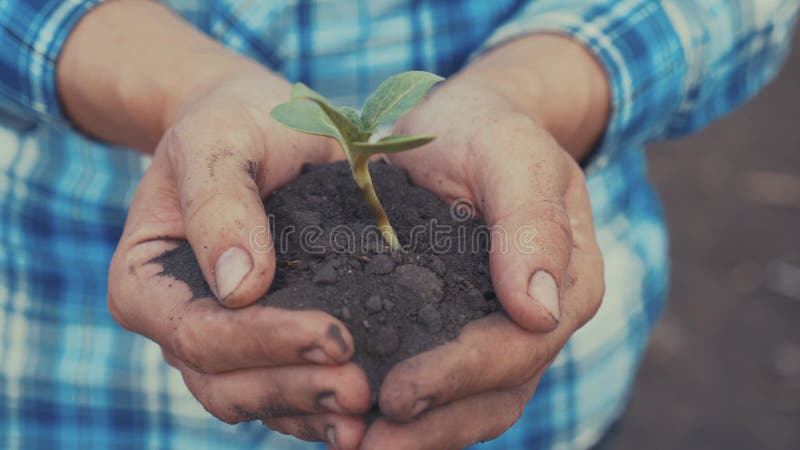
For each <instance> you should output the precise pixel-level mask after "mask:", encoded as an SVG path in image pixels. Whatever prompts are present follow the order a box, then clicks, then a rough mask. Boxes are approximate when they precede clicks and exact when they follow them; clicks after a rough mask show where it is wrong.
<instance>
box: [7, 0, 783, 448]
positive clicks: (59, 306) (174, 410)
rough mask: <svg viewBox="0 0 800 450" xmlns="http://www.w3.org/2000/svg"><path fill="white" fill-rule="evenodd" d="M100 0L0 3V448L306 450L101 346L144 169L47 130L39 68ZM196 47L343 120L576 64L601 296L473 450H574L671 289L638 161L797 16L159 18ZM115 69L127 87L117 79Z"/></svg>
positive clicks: (146, 361) (225, 1)
mask: <svg viewBox="0 0 800 450" xmlns="http://www.w3.org/2000/svg"><path fill="white" fill-rule="evenodd" d="M97 3H98V1H96V0H86V1H81V0H0V195H2V197H0V447H2V448H4V449H16V448H47V449H50V448H57V447H69V448H81V449H88V448H102V449H104V448H110V447H130V448H161V447H170V448H198V449H199V448H252V447H254V446H262V447H266V448H276V449H290V448H295V447H298V448H306V446H309V445H312V446H313V444H304V443H301V442H300V441H295V440H293V439H291V438H287V437H285V436H281V435H278V434H277V433H272V432H270V431H269V430H267V429H266V428H264V427H263V426H261V425H260V424H259V423H246V424H241V425H238V426H228V425H225V424H223V423H221V422H218V421H217V420H216V419H214V418H212V417H211V416H209V415H208V414H207V413H206V412H205V411H204V410H203V409H202V408H201V407H200V405H199V404H198V403H196V402H195V400H194V399H193V398H192V396H191V395H190V394H189V392H188V390H187V389H186V388H185V387H184V385H183V382H182V380H181V378H180V375H179V373H178V372H177V371H176V370H173V369H171V368H170V367H168V366H167V365H166V364H165V363H164V362H163V360H162V357H161V352H160V349H159V348H158V347H157V346H156V345H155V344H153V343H152V342H150V341H148V340H146V339H145V338H143V337H141V336H137V335H134V334H132V333H129V332H127V331H124V330H123V329H121V328H120V327H119V326H117V325H116V324H115V323H114V322H113V320H112V319H111V317H110V316H109V314H108V312H107V311H106V307H105V296H106V278H107V269H106V268H107V266H108V263H109V261H110V258H111V254H112V252H113V249H114V247H115V245H116V242H117V240H118V238H119V236H120V234H121V231H122V226H123V222H124V220H125V216H126V210H127V206H128V203H129V201H130V199H131V196H132V194H133V192H134V189H135V188H136V185H137V183H138V181H139V179H140V177H141V175H142V172H143V170H144V169H145V168H146V167H147V164H148V159H147V158H146V157H144V156H142V155H140V154H137V153H135V152H132V151H129V150H126V149H121V148H111V147H109V146H106V145H103V144H101V143H98V142H95V141H92V140H90V139H87V138H86V137H84V136H82V135H81V134H79V133H78V132H76V131H75V130H74V129H72V128H70V124H69V122H68V121H67V120H66V119H65V117H64V114H63V111H62V110H61V109H60V105H59V100H58V96H57V92H56V84H55V62H56V59H57V58H58V55H59V52H60V50H61V47H62V46H63V44H64V41H65V39H66V37H67V36H68V34H69V32H70V30H71V29H72V28H73V27H74V26H75V24H76V23H77V22H78V20H80V18H81V17H82V16H83V15H84V14H86V13H87V12H88V11H90V10H91V8H92V7H94V6H95V5H96V4H97ZM166 3H168V4H169V5H170V6H171V7H173V8H174V10H175V11H176V12H177V13H178V14H180V15H181V16H183V17H184V18H185V19H186V20H188V21H189V22H191V23H192V24H194V25H195V26H196V27H197V28H199V29H201V30H203V31H205V32H206V33H208V34H209V35H210V36H212V37H213V38H215V39H217V40H219V41H220V42H222V43H223V44H225V45H227V46H229V47H231V48H232V49H234V50H236V51H238V52H241V53H243V54H245V55H247V56H249V57H251V58H253V59H256V60H258V61H260V62H262V63H263V64H265V65H267V66H269V67H271V68H272V69H274V70H275V71H277V72H280V73H282V74H283V75H285V76H286V77H287V78H288V79H290V80H302V81H304V82H306V83H307V84H309V85H311V86H313V87H315V88H317V89H319V90H320V91H322V92H323V93H324V94H326V95H329V96H330V97H332V98H334V99H336V100H337V101H339V102H343V103H346V104H351V105H353V106H358V105H360V104H361V102H362V100H363V99H364V96H365V94H366V93H367V92H369V91H371V90H372V89H373V88H374V87H375V86H376V85H377V83H378V82H379V81H380V80H382V79H384V78H385V77H387V76H389V75H391V74H394V73H396V72H400V71H404V70H411V69H424V70H428V71H432V72H436V73H439V74H442V75H450V74H452V73H453V72H455V71H457V70H458V69H459V68H461V67H463V66H464V65H465V64H467V63H468V62H469V60H470V58H472V57H474V56H475V55H477V54H478V53H480V52H482V51H486V50H487V49H489V48H491V47H493V46H496V45H500V44H502V43H503V42H506V41H508V40H509V39H512V38H514V37H516V36H520V35H523V34H526V33H532V32H554V33H562V34H567V35H570V36H572V37H574V38H575V39H577V40H578V41H580V42H582V43H584V44H585V45H587V46H588V47H589V48H590V49H591V50H592V51H593V52H594V53H595V54H596V55H597V57H598V59H599V60H600V61H601V62H602V64H603V65H604V66H605V69H606V70H607V72H608V74H609V77H610V80H611V92H612V100H613V114H612V117H611V120H610V123H609V124H608V129H607V131H606V133H605V136H604V138H603V140H602V142H601V144H600V146H599V148H598V151H597V153H596V154H595V157H594V158H593V160H592V162H591V163H590V164H589V165H588V166H587V168H586V171H587V174H588V185H589V190H590V194H591V199H592V206H593V209H594V214H595V223H596V227H597V236H598V239H599V242H600V245H601V247H602V251H603V254H604V256H605V260H606V264H607V274H606V284H607V290H606V297H605V301H604V303H603V306H602V307H601V309H600V311H599V312H598V314H597V316H596V317H595V318H594V319H593V320H592V321H591V322H590V323H589V324H588V325H587V326H585V327H584V328H583V329H581V330H580V331H578V332H577V333H576V334H575V335H574V337H573V338H572V339H571V340H570V341H569V343H568V344H567V345H566V346H565V347H564V349H563V350H562V352H561V354H560V355H559V357H558V358H557V359H556V361H555V362H554V363H553V365H552V366H551V367H550V368H549V369H548V371H547V372H546V374H545V375H544V377H543V379H542V381H541V383H540V385H539V388H538V391H537V393H536V395H535V396H534V398H533V400H532V401H531V402H530V404H529V405H528V408H527V409H526V411H525V413H524V415H523V417H522V418H521V420H520V421H519V422H518V423H517V424H516V425H515V426H514V427H513V428H512V429H511V430H509V431H508V432H507V433H505V434H504V435H503V436H501V437H500V438H499V439H497V440H495V441H492V442H489V443H486V444H484V445H482V446H480V448H482V449H494V448H497V449H529V448H541V449H548V448H553V449H555V448H575V449H583V448H587V447H589V446H591V445H592V444H593V443H594V442H595V441H596V440H597V439H598V438H599V437H600V436H601V435H602V434H603V433H604V431H605V430H606V429H607V427H608V426H609V424H610V423H612V422H613V421H615V420H616V419H617V418H618V416H619V415H620V413H621V412H622V410H623V408H624V406H625V402H626V399H627V396H628V393H629V390H630V387H631V383H632V381H633V379H634V374H635V372H636V368H637V364H638V362H639V360H640V357H641V355H642V351H643V349H644V347H645V344H646V342H647V338H648V335H649V332H650V330H651V329H652V327H653V324H654V322H655V321H656V319H657V318H658V316H659V312H660V311H661V308H662V305H663V302H664V298H665V291H666V288H667V278H668V277H667V275H668V261H667V239H666V233H665V227H664V223H663V219H662V214H661V211H660V207H659V203H658V201H657V198H656V196H655V194H654V192H653V190H652V188H651V186H650V185H649V184H648V182H647V180H646V176H645V175H646V174H645V159H644V155H643V152H642V146H643V145H644V144H646V143H648V142H652V141H654V140H657V139H663V138H668V137H673V136H678V135H682V134H685V133H688V132H691V131H694V130H697V129H699V128H701V127H702V126H704V125H705V124H707V123H708V122H709V121H711V120H713V119H715V118H717V117H720V116H721V115H723V114H725V113H727V112H729V111H730V110H731V109H733V108H734V107H736V106H738V105H739V104H741V103H742V102H744V101H745V100H747V99H748V98H749V97H751V96H752V95H754V94H755V93H756V92H757V91H758V90H759V89H760V88H761V87H762V86H764V84H765V83H767V82H768V81H769V80H770V79H771V78H772V77H773V76H774V75H775V73H776V72H777V71H778V69H779V67H780V64H781V62H782V61H783V59H784V57H785V55H786V53H787V46H788V42H789V35H790V33H791V29H792V25H793V22H794V19H795V18H796V15H797V10H798V0H695V1H689V0H663V1H655V0H594V1H591V0H530V1H523V0H493V1H485V0H461V1H446V0H380V1H377V0H351V1H345V0H292V1H288V0H287V1H277V0H276V1H269V2H267V1H244V0H241V1H235V0H210V1H203V2H200V1H191V0H172V1H168V2H166ZM120 70H124V67H122V68H120Z"/></svg>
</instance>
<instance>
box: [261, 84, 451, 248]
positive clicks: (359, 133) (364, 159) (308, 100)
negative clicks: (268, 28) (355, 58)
mask: <svg viewBox="0 0 800 450" xmlns="http://www.w3.org/2000/svg"><path fill="white" fill-rule="evenodd" d="M443 80H444V78H442V77H440V76H438V75H434V74H432V73H428V72H418V71H414V72H404V73H401V74H398V75H395V76H393V77H391V78H389V79H387V80H385V81H384V82H383V83H381V84H380V86H378V89H376V90H375V92H373V93H372V94H371V95H370V96H369V97H368V98H367V101H366V103H365V104H364V108H363V109H362V111H361V113H359V112H358V111H356V110H355V109H353V108H348V107H346V106H343V107H336V106H333V105H332V104H331V103H330V102H329V101H328V100H327V99H325V97H323V96H322V95H320V94H319V93H317V92H315V91H313V90H312V89H311V88H309V87H308V86H306V85H305V84H303V83H296V84H295V85H294V86H293V87H292V99H291V100H290V101H289V102H286V103H283V104H281V105H278V106H276V107H275V108H274V109H273V110H272V113H271V114H272V117H273V118H274V119H275V120H277V121H278V122H281V123H282V124H284V125H286V126H288V127H289V128H292V129H294V130H297V131H301V132H303V133H309V134H317V135H320V136H327V137H331V138H333V139H336V141H337V142H339V145H341V146H342V150H344V154H345V156H346V157H347V162H348V163H349V164H350V170H351V171H352V172H353V179H355V181H356V184H358V187H359V188H361V192H362V193H363V194H364V198H365V199H366V201H367V204H368V205H369V209H370V211H372V215H373V216H374V217H375V221H376V222H377V223H378V228H379V229H380V230H381V235H382V236H383V239H384V240H385V241H386V243H387V244H389V247H390V248H391V249H392V250H397V249H399V248H400V242H399V241H398V240H397V235H396V234H395V232H394V229H393V228H392V225H391V224H390V223H389V218H388V217H387V216H386V211H384V209H383V206H382V205H381V202H380V200H378V195H377V194H376V193H375V188H374V187H373V185H372V178H371V177H370V175H369V169H368V165H369V157H370V156H372V155H375V154H379V153H397V152H402V151H405V150H411V149H413V148H416V147H419V146H421V145H425V144H427V143H428V142H430V141H432V140H433V139H434V136H421V135H419V136H410V135H395V136H387V137H384V138H382V139H380V140H378V141H377V142H372V143H370V137H371V136H372V135H373V134H374V133H375V130H376V129H377V127H378V126H380V125H388V124H391V123H393V122H395V121H396V120H397V119H398V118H400V117H401V116H402V115H404V114H406V113H407V112H409V111H410V110H411V109H412V108H414V106H416V105H417V104H418V103H419V102H420V101H421V100H422V98H423V97H424V96H425V94H426V93H427V92H428V91H429V90H430V89H431V87H433V85H435V84H436V83H439V82H440V81H443Z"/></svg>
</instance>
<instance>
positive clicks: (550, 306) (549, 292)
mask: <svg viewBox="0 0 800 450" xmlns="http://www.w3.org/2000/svg"><path fill="white" fill-rule="evenodd" d="M528 295H529V296H531V297H533V299H534V300H536V301H537V302H539V304H541V305H542V306H544V309H546V310H547V311H548V312H549V313H550V315H551V316H553V319H555V321H556V322H558V319H559V317H561V307H560V306H559V304H558V286H557V285H556V280H555V278H553V276H552V275H550V274H549V273H547V272H545V271H544V270H540V271H538V272H536V273H534V274H533V276H532V277H531V282H530V284H529V285H528Z"/></svg>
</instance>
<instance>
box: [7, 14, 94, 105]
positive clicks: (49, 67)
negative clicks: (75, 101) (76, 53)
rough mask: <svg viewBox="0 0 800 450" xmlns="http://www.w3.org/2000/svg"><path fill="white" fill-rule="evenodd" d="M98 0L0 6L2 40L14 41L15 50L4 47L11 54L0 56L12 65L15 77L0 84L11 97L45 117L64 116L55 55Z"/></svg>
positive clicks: (56, 56) (56, 55)
mask: <svg viewBox="0 0 800 450" xmlns="http://www.w3.org/2000/svg"><path fill="white" fill-rule="evenodd" d="M102 1H103V0H44V1H41V0H40V1H36V2H31V1H19V2H13V1H12V2H10V4H9V3H6V6H5V8H2V7H0V18H2V19H3V22H4V23H3V25H4V27H3V28H4V30H3V34H5V39H3V40H6V39H9V40H12V41H16V42H14V43H12V45H13V47H12V48H13V49H14V50H16V51H12V50H11V49H9V48H6V49H5V51H9V52H11V53H15V54H13V55H11V57H10V58H4V59H6V62H7V63H10V64H11V65H12V66H13V65H14V64H15V65H16V72H17V77H16V80H14V77H11V78H10V79H8V80H4V81H7V83H3V84H4V86H2V87H4V88H6V89H8V91H10V92H8V94H10V95H11V97H12V98H13V99H14V100H16V101H17V102H18V103H20V104H22V105H24V106H27V107H29V108H30V109H32V110H33V111H35V112H36V113H38V114H41V115H44V116H45V117H49V118H52V119H56V120H63V119H65V118H66V116H65V114H64V111H63V109H62V105H61V103H60V100H59V98H58V90H57V86H56V62H57V60H58V55H59V54H60V53H61V49H62V48H63V46H64V43H65V42H66V40H67V37H68V36H69V33H70V32H71V31H72V29H73V28H74V27H75V25H76V24H77V23H78V21H80V20H81V18H83V16H84V15H86V13H88V12H89V11H90V10H91V9H92V8H93V7H94V6H96V5H98V4H99V3H101V2H102ZM3 9H6V10H5V11H3ZM4 47H5V46H4ZM7 55H8V54H7Z"/></svg>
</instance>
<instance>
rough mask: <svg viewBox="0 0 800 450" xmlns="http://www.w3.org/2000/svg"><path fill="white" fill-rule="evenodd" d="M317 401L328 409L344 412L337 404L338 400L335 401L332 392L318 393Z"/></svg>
mask: <svg viewBox="0 0 800 450" xmlns="http://www.w3.org/2000/svg"><path fill="white" fill-rule="evenodd" d="M317 403H319V406H321V407H323V408H325V409H326V410H328V411H331V412H335V413H339V414H344V409H342V407H341V406H339V402H337V401H336V396H335V395H333V392H324V393H322V394H320V395H319V397H318V398H317Z"/></svg>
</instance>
